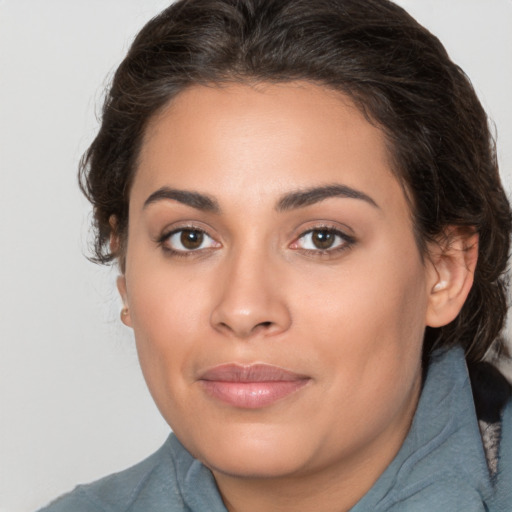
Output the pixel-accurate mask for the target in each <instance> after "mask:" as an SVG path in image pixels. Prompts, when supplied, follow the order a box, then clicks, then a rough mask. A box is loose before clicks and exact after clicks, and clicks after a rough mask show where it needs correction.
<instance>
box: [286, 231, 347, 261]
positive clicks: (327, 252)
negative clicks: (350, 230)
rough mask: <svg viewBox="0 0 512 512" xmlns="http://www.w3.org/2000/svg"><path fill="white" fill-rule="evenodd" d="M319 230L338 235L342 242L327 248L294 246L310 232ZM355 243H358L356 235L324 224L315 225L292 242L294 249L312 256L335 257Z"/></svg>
mask: <svg viewBox="0 0 512 512" xmlns="http://www.w3.org/2000/svg"><path fill="white" fill-rule="evenodd" d="M319 231H323V232H326V233H328V234H330V235H334V236H335V237H338V238H339V239H341V242H340V243H339V245H337V246H336V247H333V248H327V249H318V248H317V249H303V248H300V247H293V246H296V245H297V244H298V241H299V240H301V239H303V238H305V237H306V235H309V234H311V233H315V232H319ZM355 243H356V240H355V238H354V237H352V236H350V235H347V234H346V233H344V232H343V231H341V230H340V229H338V228H335V227H333V226H325V225H323V226H314V227H313V228H311V229H308V230H307V231H305V232H303V233H301V234H300V235H299V236H298V237H297V238H296V239H295V241H294V242H293V243H292V248H293V249H294V250H298V251H301V252H302V253H303V254H306V255H310V256H319V257H326V256H327V257H333V256H336V255H338V254H340V253H341V252H344V251H346V250H348V249H350V248H351V247H352V246H353V245H354V244H355Z"/></svg>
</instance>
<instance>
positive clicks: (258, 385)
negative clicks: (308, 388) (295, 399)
mask: <svg viewBox="0 0 512 512" xmlns="http://www.w3.org/2000/svg"><path fill="white" fill-rule="evenodd" d="M310 380H311V379H310V378H309V377H307V376H304V375H300V374H297V373H294V372H290V371H289V370H285V369H283V368H280V367H278V366H273V365H268V364H252V365H239V364H226V365H220V366H215V367H213V368H210V369H208V370H206V371H205V372H204V373H203V374H202V375H201V376H200V378H199V382H200V383H201V385H202V387H203V389H204V391H205V392H206V394H207V395H209V396H210V397H211V398H213V399H215V400H220V401H221V402H223V403H225V404H228V405H231V406H233V407H237V408H241V409H260V408H263V407H268V406H270V405H272V404H274V403H275V402H277V401H280V400H282V399H284V398H286V397H288V396H290V395H292V394H294V393H295V392H297V391H298V390H300V389H301V388H303V387H304V386H305V385H306V384H308V382H309V381H310Z"/></svg>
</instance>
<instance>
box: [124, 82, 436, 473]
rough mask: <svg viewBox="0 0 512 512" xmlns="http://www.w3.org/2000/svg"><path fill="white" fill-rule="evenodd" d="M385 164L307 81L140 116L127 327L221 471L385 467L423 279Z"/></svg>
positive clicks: (399, 413)
mask: <svg viewBox="0 0 512 512" xmlns="http://www.w3.org/2000/svg"><path fill="white" fill-rule="evenodd" d="M390 165H391V164H390V158H389V155H388V152H387V149H386V143H385V139H384V136H383V134H382V132H381V131H380V130H379V129H378V128H376V127H375V126H373V125H371V124H370V123H368V122H367V121H366V120H365V118H364V117H363V116H362V115H361V114H360V113H359V111H358V110H357V109H356V108H355V107H354V106H353V105H352V104H351V102H350V100H349V99H348V98H346V97H344V96H342V95H340V94H339V93H335V92H333V91H329V90H326V89H324V88H322V87H319V86H314V85H311V84H306V83H291V84H282V85H265V86H264V85H260V86H258V87H251V86H247V85H229V86H225V87H208V88H207V87H201V86H196V87H192V88H190V89H188V90H186V91H184V92H182V93H181V94H180V95H179V96H178V97H177V98H175V99H174V100H173V101H172V103H171V104H170V105H169V106H168V108H166V109H165V111H163V112H162V113H161V114H159V115H158V116H157V117H156V118H154V119H153V120H152V122H151V123H150V125H149V127H148V129H147V132H146V136H145V141H144V143H143V147H142V152H141V155H140V164H139V167H138V169H137V173H136V176H135V179H134V183H133V188H132V190H131V196H130V207H129V231H128V241H127V249H126V269H125V274H124V276H122V277H121V278H120V280H119V288H120V291H121V294H122V296H123V300H124V301H125V303H126V306H127V307H128V311H129V313H128V314H127V315H126V316H125V323H127V324H128V325H130V326H131V327H133V329H134V331H135V338H136V344H137V349H138V353H139V357H140V362H141V366H142V369H143V372H144V375H145V378H146V380H147V383H148V386H149V389H150V391H151V393H152V395H153V398H154V400H155V401H156V403H157V405H158V407H159V409H160V411H161V412H162V414H163V416H164V417H165V419H166V420H167V421H168V423H169V424H170V425H171V427H172V429H173V430H174V432H175V433H176V435H177V436H178V438H179V439H180V440H181V441H182V443H183V444H184V445H185V446H186V447H187V448H188V450H189V451H190V452H191V453H193V454H194V455H195V456H196V457H198V458H199V459H200V460H202V461H203V462H204V463H205V464H206V465H207V466H209V467H210V468H211V469H212V470H213V471H214V474H216V475H221V474H224V475H234V476H244V477H259V476H265V477H275V478H277V477H284V476H287V475H305V474H312V472H315V471H326V470H328V469H329V468H338V469H339V468H343V467H347V466H348V465H350V467H351V468H352V469H353V468H354V467H355V466H357V465H358V464H359V465H361V466H364V465H365V461H367V460H369V458H371V460H372V464H375V466H376V467H377V468H378V467H379V464H381V466H382V469H383V468H384V467H385V466H386V465H387V463H388V462H389V460H390V458H392V457H393V455H394V453H396V451H397V449H398V447H399V446H400V444H401V442H402V441H403V438H404V436H405V434H406V432H407V429H408V427H409V425H410V421H411V418H412V416H413V413H414V409H415V406H416V403H417V400H418V396H419V390H420V383H421V364H420V361H421V346H422V338H423V331H424V328H425V324H426V316H427V314H428V309H429V291H430V290H431V288H432V286H433V279H434V276H433V272H432V270H431V269H430V268H429V265H428V264H427V263H424V262H423V260H422V258H421V255H420V253H419V251H418V248H417V246H416V243H415V239H414V234H413V227H412V222H411V213H410V211H409V207H408V203H407V201H406V199H405V197H404V193H403V191H402V188H401V186H400V184H399V182H398V181H397V179H396V178H395V176H394V174H393V172H392V169H391V166H390ZM379 461H382V462H379Z"/></svg>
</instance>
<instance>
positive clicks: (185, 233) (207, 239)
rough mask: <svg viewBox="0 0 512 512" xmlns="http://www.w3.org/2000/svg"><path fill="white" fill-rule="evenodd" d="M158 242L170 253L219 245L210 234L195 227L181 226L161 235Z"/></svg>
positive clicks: (187, 251)
mask: <svg viewBox="0 0 512 512" xmlns="http://www.w3.org/2000/svg"><path fill="white" fill-rule="evenodd" d="M160 243H161V244H162V246H163V247H164V249H166V250H168V251H170V252H172V253H190V252H194V251H200V250H202V249H209V248H216V247H220V244H219V243H218V242H216V241H215V240H214V239H213V238H212V237H211V236H209V235H208V234H206V233H205V232H204V231H203V230H201V229H197V228H181V229H176V230H174V231H172V232H171V233H168V234H166V235H164V236H163V237H162V239H161V240H160Z"/></svg>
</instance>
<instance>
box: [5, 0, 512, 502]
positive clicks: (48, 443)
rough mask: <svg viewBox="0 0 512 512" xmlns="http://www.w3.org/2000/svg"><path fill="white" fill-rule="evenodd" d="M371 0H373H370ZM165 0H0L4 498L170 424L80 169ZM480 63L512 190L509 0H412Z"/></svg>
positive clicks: (109, 455) (70, 480) (121, 452)
mask: <svg viewBox="0 0 512 512" xmlns="http://www.w3.org/2000/svg"><path fill="white" fill-rule="evenodd" d="M362 1H363V0H362ZM167 3H168V2H166V1H164V0H73V1H69V0H45V1H44V2H42V1H39V0H0V235H1V238H0V512H7V511H8V512H29V511H32V510H35V509H36V508H38V507H39V506H41V505H43V504H44V503H46V502H47V501H49V500H50V499H51V498H53V497H55V496H56V495H58V494H60V493H62V492H64V491H67V490H70V489H71V488H72V487H74V485H76V484H77V483H79V482H87V481H91V480H93V479H96V478H98V477H100V476H103V475H105V474H108V473H110V472H113V471H116V470H119V469H123V468H125V467H127V466H129V465H131V464H133V463H135V462H137V461H139V460H140V459H142V458H143V457H144V456H146V455H147V454H149V453H151V452H152V451H153V450H154V449H156V448H157V447H158V446H159V445H160V444H161V443H162V442H163V441H164V439H165V437H166V436H167V434H168V432H169V428H168V427H167V425H166V424H165V423H164V421H163V420H162V419H161V418H160V416H159V413H158V412H157V410H156V407H155V406H154V405H153V402H152V400H151V398H150V396H149V393H148V392H147V390H146V387H145V384H144V382H143V379H142V377H141V374H140V371H139V368H138V363H137V359H136V354H135V349H134V344H133V339H132V335H131V332H130V331H129V330H128V329H126V328H125V327H123V326H122V324H121V323H120V321H119V311H120V308H121V305H120V302H119V300H118V298H117V292H116V290H115V277H116V274H117V271H116V269H115V268H112V269H105V268H100V267H97V266H95V265H93V264H92V263H89V262H88V261H87V260H86V258H85V256H84V254H85V253H86V252H87V240H88V236H89V233H88V225H89V220H90V211H89V207H88V205H87V204H86V202H85V200H84V199H83V198H82V197H81V195H80V193H79V190H78V187H77V184H76V168H77V162H78V159H79V157H80V155H81V153H82V152H83V151H84V150H85V148H86V147H87V145H88V144H89V143H90V142H91V140H92V138H93V136H94V134H95V131H96V129H97V119H96V114H97V112H98V111H99V107H100V105H101V99H102V93H103V89H104V87H105V85H106V84H107V83H108V79H109V77H110V76H111V74H112V72H113V70H114V69H115V67H116V65H117V64H118V63H119V62H120V60H121V58H122V56H123V54H124V53H125V52H126V50H127V48H128V46H129V44H130V42H131V40H132V39H133V37H134V35H135V33H136V31H137V30H138V29H139V28H140V27H141V26H142V25H143V23H144V22H145V21H147V20H148V19H150V18H151V17H152V16H154V15H155V14H156V13H157V12H159V11H160V10H161V9H162V8H164V7H165V6H166V5H167ZM398 3H400V4H401V5H403V6H404V7H406V8H407V9H408V10H409V11H410V12H411V13H412V14H413V15H414V16H416V17H417V18H418V19H419V21H420V22H422V23H423V24H425V25H426V26H427V27H429V28H430V29H431V30H432V31H433V32H434V33H435V34H436V35H438V36H439V37H440V39H441V40H442V41H443V42H444V43H445V45H446V47H447V48H448V51H449V52H450V54H451V55H452V57H453V59H454V60H455V61H456V62H457V63H459V64H460V65H461V66H462V67H463V69H465V70H466V72H467V73H468V75H469V76H470V77H471V78H472V80H473V82H474V84H475V87H476V89H477V91H478V93H479V95H480V97H481V99H482V101H483V103H484V105H485V106H486V108H487V110H488V112H489V114H490V116H491V117H492V119H494V121H495V123H496V126H497V130H498V145H499V158H500V162H501V168H502V176H503V179H504V180H505V183H506V187H507V189H508V190H509V191H510V190H512V102H511V100H510V96H511V91H512V31H511V27H512V0H449V1H447V0H400V1H399V2H398Z"/></svg>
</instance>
